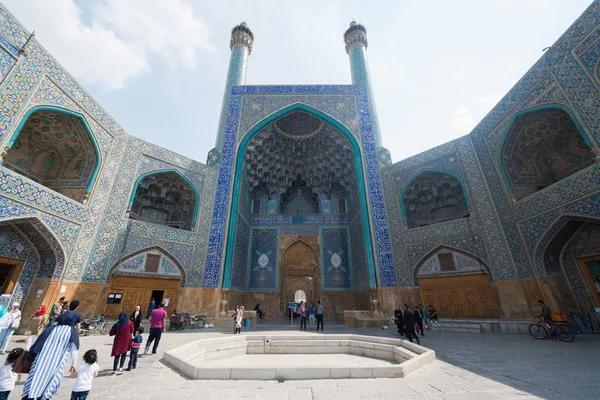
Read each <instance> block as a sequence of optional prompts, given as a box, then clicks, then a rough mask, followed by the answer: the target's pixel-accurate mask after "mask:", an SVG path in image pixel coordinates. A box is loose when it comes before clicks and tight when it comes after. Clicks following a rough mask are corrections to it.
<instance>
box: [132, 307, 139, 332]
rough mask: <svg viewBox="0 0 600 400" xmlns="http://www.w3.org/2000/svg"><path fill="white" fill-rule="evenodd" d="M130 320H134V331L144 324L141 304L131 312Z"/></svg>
mask: <svg viewBox="0 0 600 400" xmlns="http://www.w3.org/2000/svg"><path fill="white" fill-rule="evenodd" d="M129 320H130V321H131V322H133V328H134V331H137V330H138V328H139V327H140V325H142V308H141V307H140V306H137V307H136V308H135V310H134V311H133V312H132V313H131V317H129Z"/></svg>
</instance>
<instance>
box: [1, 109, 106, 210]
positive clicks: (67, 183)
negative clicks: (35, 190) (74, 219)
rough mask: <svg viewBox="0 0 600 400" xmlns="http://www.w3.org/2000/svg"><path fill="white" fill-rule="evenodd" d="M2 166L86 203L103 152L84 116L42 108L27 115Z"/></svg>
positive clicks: (12, 141)
mask: <svg viewBox="0 0 600 400" xmlns="http://www.w3.org/2000/svg"><path fill="white" fill-rule="evenodd" d="M2 165H3V166H5V167H6V168H8V169H11V170H13V171H15V172H18V173H19V174H21V175H23V176H25V177H27V178H29V179H31V180H33V181H35V182H38V183H40V184H41V185H44V186H46V187H48V188H49V189H52V190H54V191H56V192H58V193H60V194H62V195H64V196H67V197H69V198H71V199H73V200H75V201H78V202H84V201H85V200H86V199H87V198H88V196H89V194H90V192H91V190H92V187H93V182H94V179H95V177H96V175H97V172H98V169H99V166H100V153H99V151H98V148H97V145H96V143H95V140H94V137H93V135H92V133H91V131H90V129H89V127H88V126H87V123H86V122H85V119H84V118H83V117H82V116H81V115H79V114H75V113H72V112H69V111H66V110H62V109H58V108H53V107H38V108H35V109H32V110H31V111H30V112H29V113H28V114H27V115H26V116H25V118H24V120H23V123H22V124H21V125H20V127H19V128H18V129H17V132H16V133H15V136H14V137H13V139H12V140H11V142H10V148H9V149H8V150H7V152H6V155H5V156H4V158H3V162H2Z"/></svg>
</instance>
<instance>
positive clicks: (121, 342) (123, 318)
mask: <svg viewBox="0 0 600 400" xmlns="http://www.w3.org/2000/svg"><path fill="white" fill-rule="evenodd" d="M133 332H135V331H134V328H133V322H131V321H130V320H129V319H127V313H126V312H125V311H121V313H120V314H119V320H118V321H117V322H116V323H115V324H114V325H113V327H112V328H111V330H110V332H108V334H109V336H114V337H115V339H114V341H113V346H112V352H111V353H110V356H111V357H114V358H115V360H114V361H113V371H112V373H113V374H121V373H123V365H124V364H125V359H126V358H127V352H128V351H129V350H130V349H131V341H132V340H133ZM119 361H120V362H119ZM117 366H118V368H119V369H117Z"/></svg>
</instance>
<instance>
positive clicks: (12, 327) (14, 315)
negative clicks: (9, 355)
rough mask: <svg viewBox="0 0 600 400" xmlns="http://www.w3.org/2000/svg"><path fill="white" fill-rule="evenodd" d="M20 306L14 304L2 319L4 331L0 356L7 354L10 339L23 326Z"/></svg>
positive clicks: (0, 326) (1, 334)
mask: <svg viewBox="0 0 600 400" xmlns="http://www.w3.org/2000/svg"><path fill="white" fill-rule="evenodd" d="M19 305H20V304H19V303H18V302H14V303H13V305H12V308H11V310H10V311H9V312H8V313H6V314H4V315H3V316H2V318H1V319H0V329H2V331H1V332H0V354H6V347H8V343H9V342H10V338H11V337H12V335H13V333H15V331H16V330H17V328H18V327H19V325H20V324H21V311H20V310H19Z"/></svg>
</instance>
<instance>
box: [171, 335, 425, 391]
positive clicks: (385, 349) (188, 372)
mask: <svg viewBox="0 0 600 400" xmlns="http://www.w3.org/2000/svg"><path fill="white" fill-rule="evenodd" d="M261 344H262V346H261ZM340 353H347V354H352V355H356V356H365V357H371V358H377V359H381V360H386V361H389V362H391V364H389V365H383V366H371V367H368V366H361V365H356V366H353V365H349V366H348V367H345V366H344V367H328V366H326V365H315V366H298V367H293V368H292V367H288V366H285V367H284V366H282V367H273V366H261V365H257V366H256V367H253V368H248V367H247V366H246V367H244V366H241V367H239V368H238V367H235V366H214V365H207V364H206V363H205V361H209V360H217V359H220V358H227V357H234V356H240V355H244V354H263V355H266V356H268V355H269V354H321V355H323V354H340ZM434 359H435V352H434V351H433V350H429V349H427V348H425V347H422V346H419V345H416V344H414V343H410V342H408V341H406V340H403V339H391V338H380V337H372V336H366V335H352V334H347V335H304V336H289V335H275V336H259V335H252V336H245V335H240V336H233V337H225V338H218V339H204V340H197V341H194V342H192V343H188V344H186V345H184V346H181V347H178V348H176V349H173V350H170V351H167V352H165V353H164V355H163V361H164V362H165V364H167V365H169V366H171V367H172V368H174V369H176V370H178V371H180V372H181V373H182V374H183V375H185V376H187V377H188V378H190V379H221V380H224V379H254V380H256V379H259V380H265V379H273V380H274V379H277V380H300V379H342V378H384V377H385V378H390V377H404V376H406V375H408V374H409V373H411V372H413V371H414V370H416V369H418V368H420V367H421V366H423V365H425V364H427V363H429V362H431V361H432V360H434Z"/></svg>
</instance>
